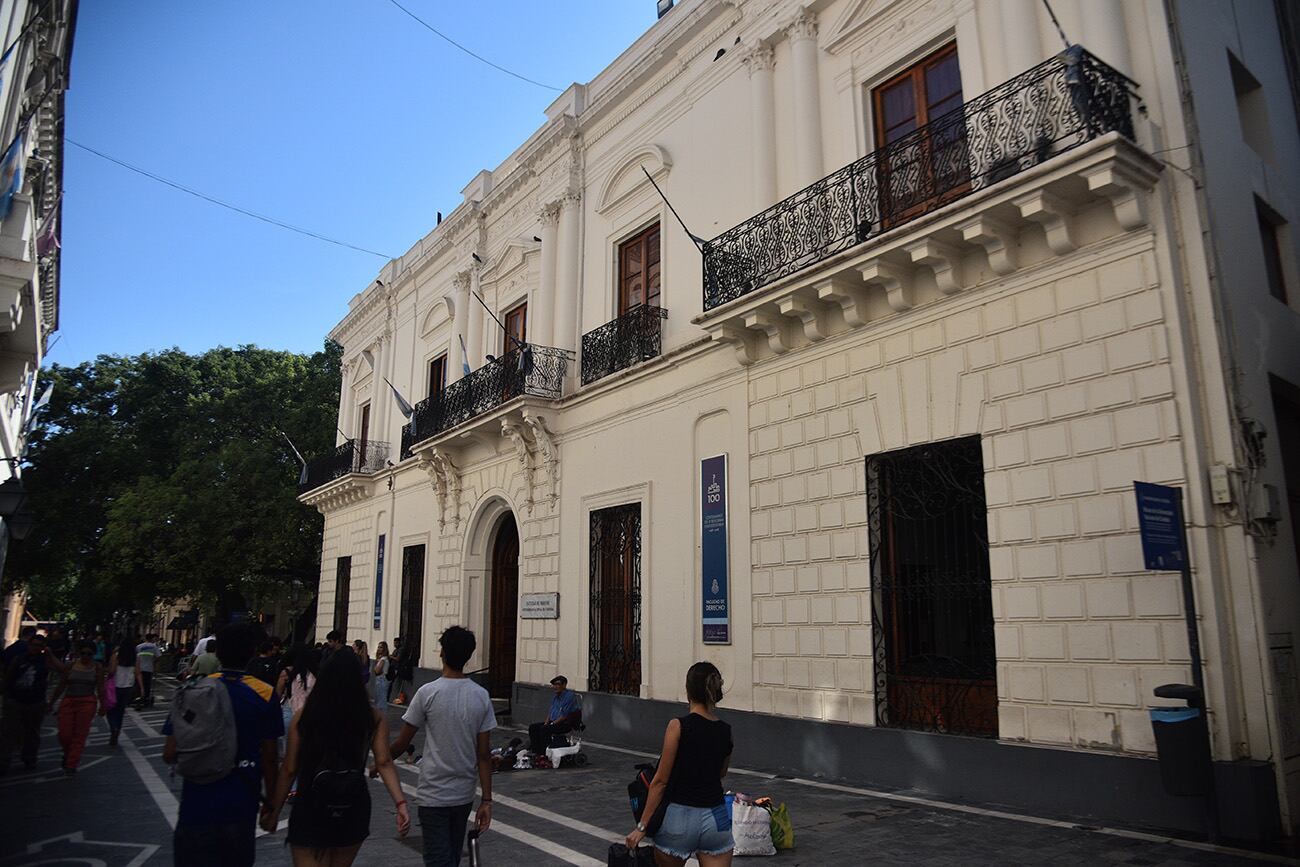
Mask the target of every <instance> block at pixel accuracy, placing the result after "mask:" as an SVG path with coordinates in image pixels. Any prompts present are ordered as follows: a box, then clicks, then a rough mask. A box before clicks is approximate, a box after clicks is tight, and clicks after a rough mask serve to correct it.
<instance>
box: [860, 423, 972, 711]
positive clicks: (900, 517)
mask: <svg viewBox="0 0 1300 867" xmlns="http://www.w3.org/2000/svg"><path fill="white" fill-rule="evenodd" d="M866 472H867V527H868V536H869V545H870V557H871V560H870V562H871V567H870V568H871V602H872V607H871V613H872V634H873V643H874V649H875V658H874V661H873V664H874V667H875V671H874V675H875V677H874V682H875V693H876V722H877V724H878V725H881V726H889V727H893V728H908V729H921V730H924V731H932V732H947V733H953V734H966V735H977V736H983V737H996V736H997V682H996V675H997V657H996V652H995V649H994V644H993V591H992V580H991V575H990V571H989V556H988V519H987V508H986V505H985V500H984V462H983V455H982V452H981V449H980V440H979V437H968V438H964V439H958V440H950V441H947V442H940V443H929V444H926V445H921V446H916V447H913V448H908V449H903V450H901V451H896V452H889V453H887V454H882V455H876V456H873V457H870V458H867V462H866Z"/></svg>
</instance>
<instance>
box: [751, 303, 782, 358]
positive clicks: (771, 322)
mask: <svg viewBox="0 0 1300 867" xmlns="http://www.w3.org/2000/svg"><path fill="white" fill-rule="evenodd" d="M745 328H746V329H748V330H750V331H755V332H759V333H761V334H765V335H766V336H767V345H768V346H769V347H770V348H771V349H772V352H774V353H775V354H777V355H784V354H785V353H787V352H789V351H790V350H791V349H793V348H794V341H793V340H792V339H791V336H790V332H789V325H788V324H787V322H786V319H785V317H784V316H779V315H777V314H775V313H769V312H768V311H766V310H754V311H752V312H750V313H746V314H745Z"/></svg>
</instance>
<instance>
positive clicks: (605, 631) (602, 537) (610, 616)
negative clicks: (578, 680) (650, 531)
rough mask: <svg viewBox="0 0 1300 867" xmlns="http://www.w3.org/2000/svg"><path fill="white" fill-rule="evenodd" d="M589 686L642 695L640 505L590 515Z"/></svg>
mask: <svg viewBox="0 0 1300 867" xmlns="http://www.w3.org/2000/svg"><path fill="white" fill-rule="evenodd" d="M590 630H591V634H590V654H589V659H588V663H589V664H588V669H587V671H588V674H587V688H588V689H590V690H592V691H593V692H612V693H618V694H621V695H639V694H640V692H641V505H640V504H639V503H633V504H631V505H626V506H615V507H613V508H610V509H599V510H596V511H594V512H592V513H591V623H590Z"/></svg>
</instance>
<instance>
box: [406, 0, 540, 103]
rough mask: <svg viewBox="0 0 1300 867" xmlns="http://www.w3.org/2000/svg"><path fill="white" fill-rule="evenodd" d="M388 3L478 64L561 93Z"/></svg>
mask: <svg viewBox="0 0 1300 867" xmlns="http://www.w3.org/2000/svg"><path fill="white" fill-rule="evenodd" d="M388 2H389V3H392V4H393V5H394V6H396V7H397V8H398V9H401V10H402V11H403V12H405V13H406V14H407V15H408V16H410V17H411V19H412V20H414V21H416V22H417V23H419V24H420V25H422V26H423V27H424V29H426V30H428V31H429V32H430V33H432V34H434V35H435V36H437V37H439V38H440V39H443V40H445V41H446V42H449V43H451V44H452V45H454V46H455V47H457V48H459V49H460V50H461V51H463V52H465V53H466V54H468V55H469V56H470V57H472V58H474V59H475V60H477V61H479V62H480V63H486V64H487V65H488V66H490V67H492V68H493V69H496V70H499V71H501V72H504V73H505V74H506V75H512V76H514V77H515V78H517V79H519V80H520V81H526V82H528V83H529V84H532V85H536V86H537V87H542V88H545V89H546V90H553V91H555V92H556V93H560V92H561V91H563V88H560V87H552V86H551V85H549V84H542V83H541V82H540V81H533V79H531V78H528V77H527V76H523V75H520V74H519V73H517V72H513V71H511V70H509V69H506V68H505V67H504V66H501V65H499V64H496V63H493V62H492V61H490V60H488V59H487V58H486V57H484V56H483V55H481V54H475V53H474V52H473V51H470V50H469V49H468V48H466V47H465V46H464V45H461V44H460V43H459V42H457V41H456V40H455V39H452V38H451V37H450V36H448V35H447V34H446V33H443V32H442V31H441V30H438V29H437V28H436V27H434V26H433V25H432V24H430V23H429V22H428V21H425V20H424V19H423V18H421V17H420V16H418V15H416V14H415V13H414V12H412V11H411V10H410V9H407V8H406V7H405V6H403V5H402V4H401V3H398V2H397V0H388Z"/></svg>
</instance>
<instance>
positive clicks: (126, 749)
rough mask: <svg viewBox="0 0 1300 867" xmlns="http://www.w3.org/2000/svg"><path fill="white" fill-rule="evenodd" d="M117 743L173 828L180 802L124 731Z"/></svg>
mask: <svg viewBox="0 0 1300 867" xmlns="http://www.w3.org/2000/svg"><path fill="white" fill-rule="evenodd" d="M117 743H118V746H120V747H121V748H122V752H123V753H124V754H125V755H126V757H127V759H128V760H129V761H130V762H131V766H132V767H133V768H135V772H136V773H137V774H138V775H139V776H140V782H142V783H144V787H145V790H146V791H148V792H149V795H150V797H152V798H153V802H154V803H155V804H157V805H158V809H159V810H161V811H162V814H163V818H164V819H166V820H167V824H168V825H171V826H172V827H173V828H175V827H176V816H177V814H179V813H180V808H181V805H180V801H178V800H177V799H176V795H175V793H174V792H172V790H171V789H170V788H168V786H167V784H166V783H165V782H163V778H162V777H160V776H158V772H157V771H155V770H154V767H153V765H151V764H149V760H148V759H146V758H145V757H144V756H142V755H140V751H139V750H138V749H136V746H135V744H134V743H133V742H132V741H131V736H130V735H128V734H127V733H126V731H125V730H123V732H122V733H121V734H120V735H119V736H118V741H117Z"/></svg>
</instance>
